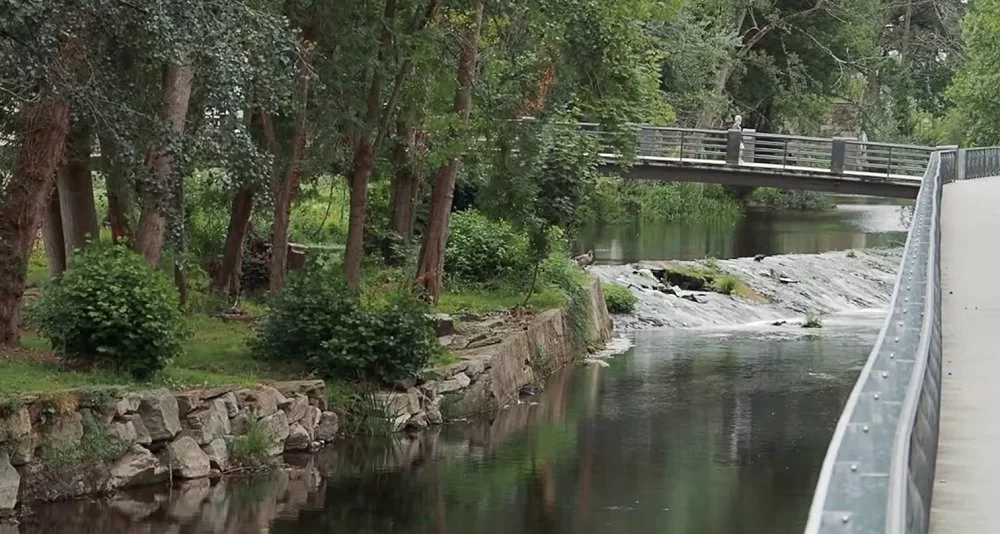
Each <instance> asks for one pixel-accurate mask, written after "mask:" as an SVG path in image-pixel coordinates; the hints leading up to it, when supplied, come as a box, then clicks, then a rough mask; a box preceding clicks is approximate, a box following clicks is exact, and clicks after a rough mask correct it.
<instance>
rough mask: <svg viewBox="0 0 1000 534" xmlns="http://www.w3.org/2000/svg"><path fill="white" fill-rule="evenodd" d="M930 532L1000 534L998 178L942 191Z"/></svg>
mask: <svg viewBox="0 0 1000 534" xmlns="http://www.w3.org/2000/svg"><path fill="white" fill-rule="evenodd" d="M941 285H942V288H941V309H942V313H943V316H942V321H943V323H942V327H941V328H942V336H943V342H944V352H943V356H944V365H943V367H944V369H943V376H942V399H941V437H940V440H939V442H938V457H937V472H936V474H935V477H934V478H935V482H934V496H933V501H932V503H931V533H932V534H951V533H954V534H980V533H983V534H989V533H995V532H1000V178H984V179H979V180H967V181H960V182H954V183H951V184H948V185H946V186H945V187H944V193H943V199H942V212H941Z"/></svg>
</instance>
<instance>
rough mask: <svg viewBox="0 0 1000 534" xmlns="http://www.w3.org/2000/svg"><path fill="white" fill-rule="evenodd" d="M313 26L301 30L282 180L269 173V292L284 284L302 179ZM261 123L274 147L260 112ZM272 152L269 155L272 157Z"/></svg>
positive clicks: (264, 115)
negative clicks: (294, 205)
mask: <svg viewBox="0 0 1000 534" xmlns="http://www.w3.org/2000/svg"><path fill="white" fill-rule="evenodd" d="M315 31H316V30H315V27H314V26H307V27H305V28H303V29H302V35H301V37H300V39H299V47H300V50H299V59H298V72H297V73H296V81H295V105H296V107H297V109H296V113H295V125H294V127H293V133H292V140H291V145H290V146H289V150H288V162H287V167H286V168H285V173H284V175H283V178H279V177H280V176H282V174H281V173H279V172H277V170H275V171H273V172H272V173H271V193H272V194H273V195H274V217H273V219H272V222H271V276H270V280H269V286H270V289H271V291H272V292H277V291H279V290H281V288H282V287H284V285H285V272H286V270H287V269H288V221H289V217H290V216H291V211H292V201H293V200H295V195H296V194H297V193H298V190H299V180H300V179H301V177H302V167H301V165H302V157H303V155H304V153H305V149H306V130H307V127H308V122H307V118H306V110H307V105H308V103H309V52H310V50H311V43H312V42H313V41H314V40H315V35H314V34H315ZM261 121H262V125H263V129H264V138H265V140H266V142H267V143H268V144H269V145H270V146H273V147H275V149H276V144H275V138H274V124H273V122H272V121H271V117H270V115H269V114H267V113H261ZM273 153H274V152H273V150H272V154H273Z"/></svg>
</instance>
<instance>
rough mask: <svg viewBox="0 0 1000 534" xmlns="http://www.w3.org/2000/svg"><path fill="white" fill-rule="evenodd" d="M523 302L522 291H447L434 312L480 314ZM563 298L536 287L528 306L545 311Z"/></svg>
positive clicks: (561, 302) (551, 291) (563, 298)
mask: <svg viewBox="0 0 1000 534" xmlns="http://www.w3.org/2000/svg"><path fill="white" fill-rule="evenodd" d="M523 301H524V290H523V289H512V288H501V289H449V290H447V291H446V292H445V293H443V294H442V295H441V296H440V297H439V298H438V303H437V306H436V307H435V311H438V312H440V313H458V312H472V313H480V312H486V311H493V310H502V309H509V308H514V307H516V306H519V305H520V304H521V302H523ZM565 301H566V299H565V297H563V295H562V294H561V293H560V292H559V291H558V290H556V289H555V288H551V287H537V288H536V291H535V294H533V295H532V296H531V298H530V299H528V306H530V307H532V308H535V309H539V310H545V309H549V308H556V307H559V306H562V305H563V304H565Z"/></svg>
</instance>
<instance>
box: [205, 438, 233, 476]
mask: <svg viewBox="0 0 1000 534" xmlns="http://www.w3.org/2000/svg"><path fill="white" fill-rule="evenodd" d="M201 450H202V452H204V453H205V456H208V462H209V464H210V465H211V466H212V467H214V468H216V469H218V470H219V471H225V470H226V469H227V468H228V467H229V448H228V447H227V446H226V440H225V439H223V438H215V439H213V440H212V442H211V443H209V444H208V445H202V447H201Z"/></svg>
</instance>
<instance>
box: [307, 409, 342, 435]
mask: <svg viewBox="0 0 1000 534" xmlns="http://www.w3.org/2000/svg"><path fill="white" fill-rule="evenodd" d="M339 423H340V421H339V418H338V417H337V414H336V413H334V412H323V413H322V414H320V417H319V423H318V424H317V425H316V430H315V431H314V432H313V438H315V439H317V440H320V441H333V439H334V438H335V437H337V430H339V428H340V425H339Z"/></svg>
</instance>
